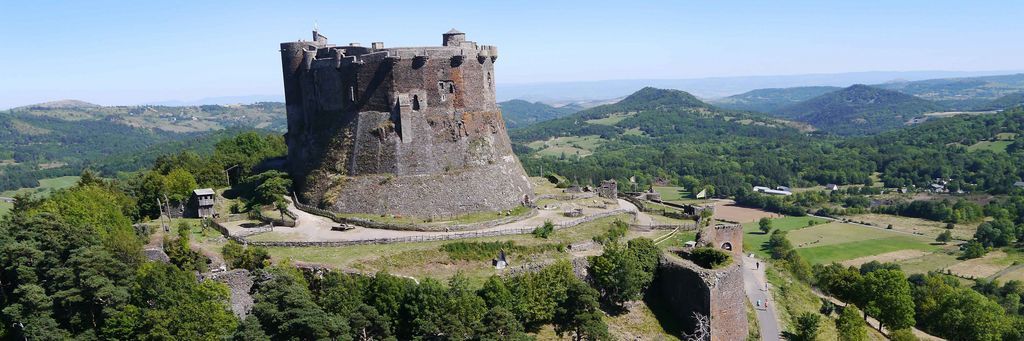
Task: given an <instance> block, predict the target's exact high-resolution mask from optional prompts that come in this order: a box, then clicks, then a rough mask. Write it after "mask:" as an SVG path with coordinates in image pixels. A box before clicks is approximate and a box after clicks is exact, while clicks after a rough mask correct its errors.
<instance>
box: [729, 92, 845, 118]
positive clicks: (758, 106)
mask: <svg viewBox="0 0 1024 341" xmlns="http://www.w3.org/2000/svg"><path fill="white" fill-rule="evenodd" d="M839 89H841V88H838V87H834V86H804V87H795V88H776V89H757V90H752V91H748V92H744V93H742V94H739V95H732V96H729V97H725V98H719V99H716V100H713V101H710V102H711V104H714V105H715V106H718V107H720V108H725V109H731V110H746V111H757V112H766V113H767V112H774V111H776V110H778V109H780V108H783V107H786V106H790V105H793V104H796V103H799V102H803V101H806V100H809V99H811V98H814V97H817V96H821V95H824V94H826V93H829V92H832V91H836V90H839Z"/></svg>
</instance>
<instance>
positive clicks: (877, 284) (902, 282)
mask: <svg viewBox="0 0 1024 341" xmlns="http://www.w3.org/2000/svg"><path fill="white" fill-rule="evenodd" d="M862 283H863V284H862V288H861V295H864V296H865V297H866V298H867V305H866V306H865V308H864V311H865V312H866V313H867V314H868V315H871V316H874V317H876V318H877V319H878V321H879V322H880V325H879V328H881V327H882V326H885V327H886V328H889V329H890V330H896V329H904V328H910V327H913V326H914V298H913V297H912V296H911V294H910V284H909V283H908V282H907V280H906V276H904V275H903V272H902V271H899V270H888V269H886V270H878V271H874V272H871V273H868V274H867V275H866V276H864V281H863V282H862Z"/></svg>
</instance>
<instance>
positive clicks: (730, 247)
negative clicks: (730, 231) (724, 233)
mask: <svg viewBox="0 0 1024 341" xmlns="http://www.w3.org/2000/svg"><path fill="white" fill-rule="evenodd" d="M722 248H723V249H726V250H729V251H732V243H730V242H725V243H722Z"/></svg>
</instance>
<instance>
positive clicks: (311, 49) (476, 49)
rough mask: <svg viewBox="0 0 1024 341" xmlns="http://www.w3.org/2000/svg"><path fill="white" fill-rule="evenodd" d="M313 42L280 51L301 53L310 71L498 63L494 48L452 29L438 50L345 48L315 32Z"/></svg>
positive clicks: (353, 45) (379, 45)
mask: <svg viewBox="0 0 1024 341" xmlns="http://www.w3.org/2000/svg"><path fill="white" fill-rule="evenodd" d="M313 36H314V40H313V41H304V40H299V41H296V42H289V43H282V44H281V51H282V52H288V53H301V54H302V59H303V67H304V68H305V69H307V70H309V69H311V68H323V67H335V68H340V67H343V66H348V65H351V64H356V65H362V64H366V63H368V62H370V63H372V62H379V61H382V60H387V61H389V62H400V61H404V60H419V61H425V60H429V59H435V58H441V59H450V60H452V61H453V62H454V63H461V62H463V61H464V60H466V59H476V61H477V62H479V63H481V64H483V63H484V62H486V61H490V62H492V63H493V62H494V61H496V60H497V59H498V48H497V47H496V46H493V45H479V44H477V43H476V42H473V41H467V40H465V33H462V32H459V31H456V30H454V29H452V30H451V31H448V32H447V33H445V34H443V35H442V37H443V43H442V45H441V46H416V47H392V48H385V47H384V43H383V42H373V43H372V44H371V45H370V47H364V46H362V45H361V44H360V43H349V44H348V45H347V46H337V45H333V44H329V43H328V41H327V37H325V36H324V35H322V34H320V32H318V31H313Z"/></svg>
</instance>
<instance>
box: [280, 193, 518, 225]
mask: <svg viewBox="0 0 1024 341" xmlns="http://www.w3.org/2000/svg"><path fill="white" fill-rule="evenodd" d="M292 200H294V203H295V207H296V208H298V209H300V210H303V211H305V212H307V213H309V214H314V215H318V216H321V217H324V218H328V219H331V220H333V221H335V222H338V223H342V224H352V225H358V226H362V227H369V228H375V229H382V230H399V231H422V232H440V231H445V232H448V231H472V230H480V229H485V228H491V227H495V226H499V225H505V224H510V223H513V222H516V221H520V220H524V219H529V218H533V217H534V216H536V215H537V210H536V209H533V208H531V209H530V211H529V212H527V213H525V214H520V215H514V216H506V217H501V218H498V219H493V220H488V221H482V222H477V223H469V224H456V225H438V226H430V225H421V224H412V223H406V224H399V223H386V222H380V221H375V220H369V219H362V218H352V217H341V216H338V214H337V213H334V212H332V211H328V210H325V209H321V208H318V207H315V206H311V205H306V204H303V203H301V202H299V200H298V198H296V197H295V196H292Z"/></svg>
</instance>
